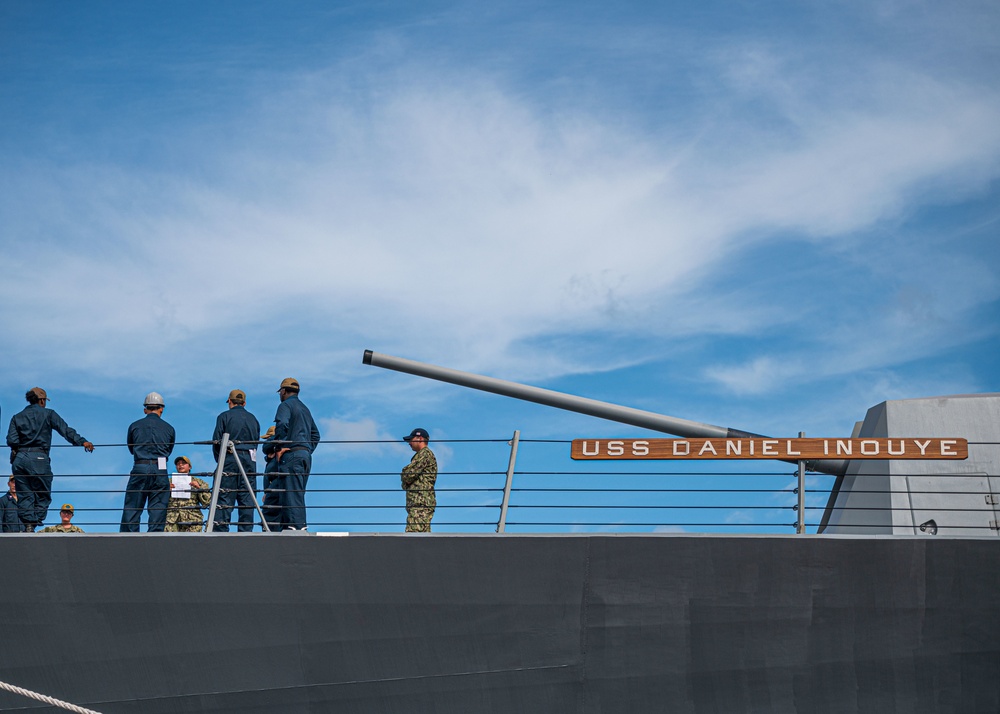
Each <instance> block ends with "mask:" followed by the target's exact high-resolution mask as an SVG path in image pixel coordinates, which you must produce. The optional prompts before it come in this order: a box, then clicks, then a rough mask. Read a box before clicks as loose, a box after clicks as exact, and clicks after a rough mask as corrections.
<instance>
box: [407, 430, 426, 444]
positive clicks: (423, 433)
mask: <svg viewBox="0 0 1000 714" xmlns="http://www.w3.org/2000/svg"><path fill="white" fill-rule="evenodd" d="M415 436H422V437H424V438H425V439H427V440H428V441H430V439H431V435H430V434H428V433H427V430H426V429H414V430H413V431H411V432H410V435H409V436H404V437H403V441H409V440H410V439H412V438H413V437H415Z"/></svg>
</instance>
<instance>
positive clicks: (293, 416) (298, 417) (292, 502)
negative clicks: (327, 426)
mask: <svg viewBox="0 0 1000 714" xmlns="http://www.w3.org/2000/svg"><path fill="white" fill-rule="evenodd" d="M319 439H320V436H319V429H317V428H316V422H315V421H313V418H312V414H310V413H309V407H307V406H306V405H305V404H303V403H302V402H300V401H299V397H298V395H297V394H292V395H289V396H288V397H286V398H285V401H283V402H282V403H281V404H279V405H278V411H277V413H276V414H275V415H274V441H275V443H276V444H277V446H278V448H279V449H280V448H284V449H288V451H286V452H285V453H284V454H283V455H282V457H281V461H280V463H279V464H278V469H277V471H276V472H275V473H276V474H280V478H282V479H283V480H284V484H283V486H284V490H283V491H279V495H278V502H279V504H280V508H281V530H287V529H289V528H294V529H297V530H305V528H306V485H307V484H308V483H309V471H310V470H311V469H312V454H313V452H314V451H315V450H316V446H317V445H318V444H319Z"/></svg>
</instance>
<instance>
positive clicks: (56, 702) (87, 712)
mask: <svg viewBox="0 0 1000 714" xmlns="http://www.w3.org/2000/svg"><path fill="white" fill-rule="evenodd" d="M0 689H6V690H7V691H8V692H13V693H14V694H20V695H21V696H22V697H29V698H31V699H37V700H38V701H40V702H45V703H46V704H51V705H52V706H54V707H62V708H63V709H68V710H69V711H71V712H78V714H101V713H100V712H95V711H94V710H93V709H84V708H83V707H78V706H77V705H76V704H70V703H69V702H64V701H62V700H60V699H55V698H53V697H47V696H45V695H44V694H39V693H38V692H33V691H31V690H30V689H22V688H21V687H15V686H14V685H13V684H7V683H6V682H0Z"/></svg>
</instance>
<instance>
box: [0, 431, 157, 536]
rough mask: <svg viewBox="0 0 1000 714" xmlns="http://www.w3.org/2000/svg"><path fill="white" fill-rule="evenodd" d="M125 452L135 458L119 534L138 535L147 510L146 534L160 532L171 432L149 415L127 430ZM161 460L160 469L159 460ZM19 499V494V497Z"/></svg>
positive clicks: (126, 492)
mask: <svg viewBox="0 0 1000 714" xmlns="http://www.w3.org/2000/svg"><path fill="white" fill-rule="evenodd" d="M127 443H128V450H129V451H131V452H132V456H134V457H135V465H134V466H132V471H131V475H130V476H129V479H128V487H127V489H126V491H125V506H124V508H122V524H121V528H119V530H120V531H121V532H122V533H138V532H139V522H140V521H141V520H142V509H143V507H145V508H146V509H147V510H148V513H149V518H148V519H147V525H146V531H147V532H148V533H154V532H162V531H163V529H164V527H165V526H166V524H167V504H168V503H169V501H170V477H169V476H167V469H166V459H167V458H168V457H169V456H170V452H171V451H173V450H174V428H173V427H172V426H170V425H169V424H168V423H167V422H165V421H163V419H161V418H160V415H159V414H156V413H150V414H147V415H146V416H144V417H143V418H142V419H140V420H139V421H135V422H132V424H131V425H130V426H129V428H128V437H127ZM160 458H162V459H164V468H162V469H161V468H159V464H158V463H157V460H158V459H160ZM18 497H20V494H18Z"/></svg>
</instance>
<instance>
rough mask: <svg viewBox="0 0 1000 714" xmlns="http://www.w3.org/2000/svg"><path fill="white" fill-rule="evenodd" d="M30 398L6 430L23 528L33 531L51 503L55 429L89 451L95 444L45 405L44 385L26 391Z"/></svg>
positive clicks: (18, 513)
mask: <svg viewBox="0 0 1000 714" xmlns="http://www.w3.org/2000/svg"><path fill="white" fill-rule="evenodd" d="M24 398H25V400H27V402H28V406H26V407H25V408H24V409H23V410H22V411H20V412H18V413H17V414H15V415H14V416H13V417H11V420H10V428H9V429H8V430H7V446H9V447H10V453H11V471H12V472H13V474H14V483H15V487H16V488H17V515H18V518H20V519H21V523H22V524H23V525H24V530H26V531H28V532H29V533H30V532H33V531H34V530H35V528H36V527H37V526H40V525H41V524H42V522H43V521H45V516H46V514H48V512H49V504H50V503H52V464H51V462H50V461H49V449H50V448H52V430H53V429H55V430H56V431H57V432H59V433H60V434H62V437H63V438H64V439H66V441H68V442H69V443H71V444H73V446H82V447H83V448H84V449H86V450H87V451H88V452H92V451H93V450H94V445H93V444H91V443H90V442H89V441H87V440H86V439H84V438H83V437H82V436H80V435H79V434H77V433H76V431H75V430H74V429H72V428H71V427H70V426H69V425H68V424H66V422H65V421H63V419H62V417H60V416H59V415H58V414H56V413H55V412H54V411H53V410H51V409H46V408H45V405H46V404H47V403H48V401H49V395H48V394H46V393H45V390H44V389H42V388H41V387H32V388H31V389H29V390H28V391H27V393H26V394H25V395H24Z"/></svg>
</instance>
